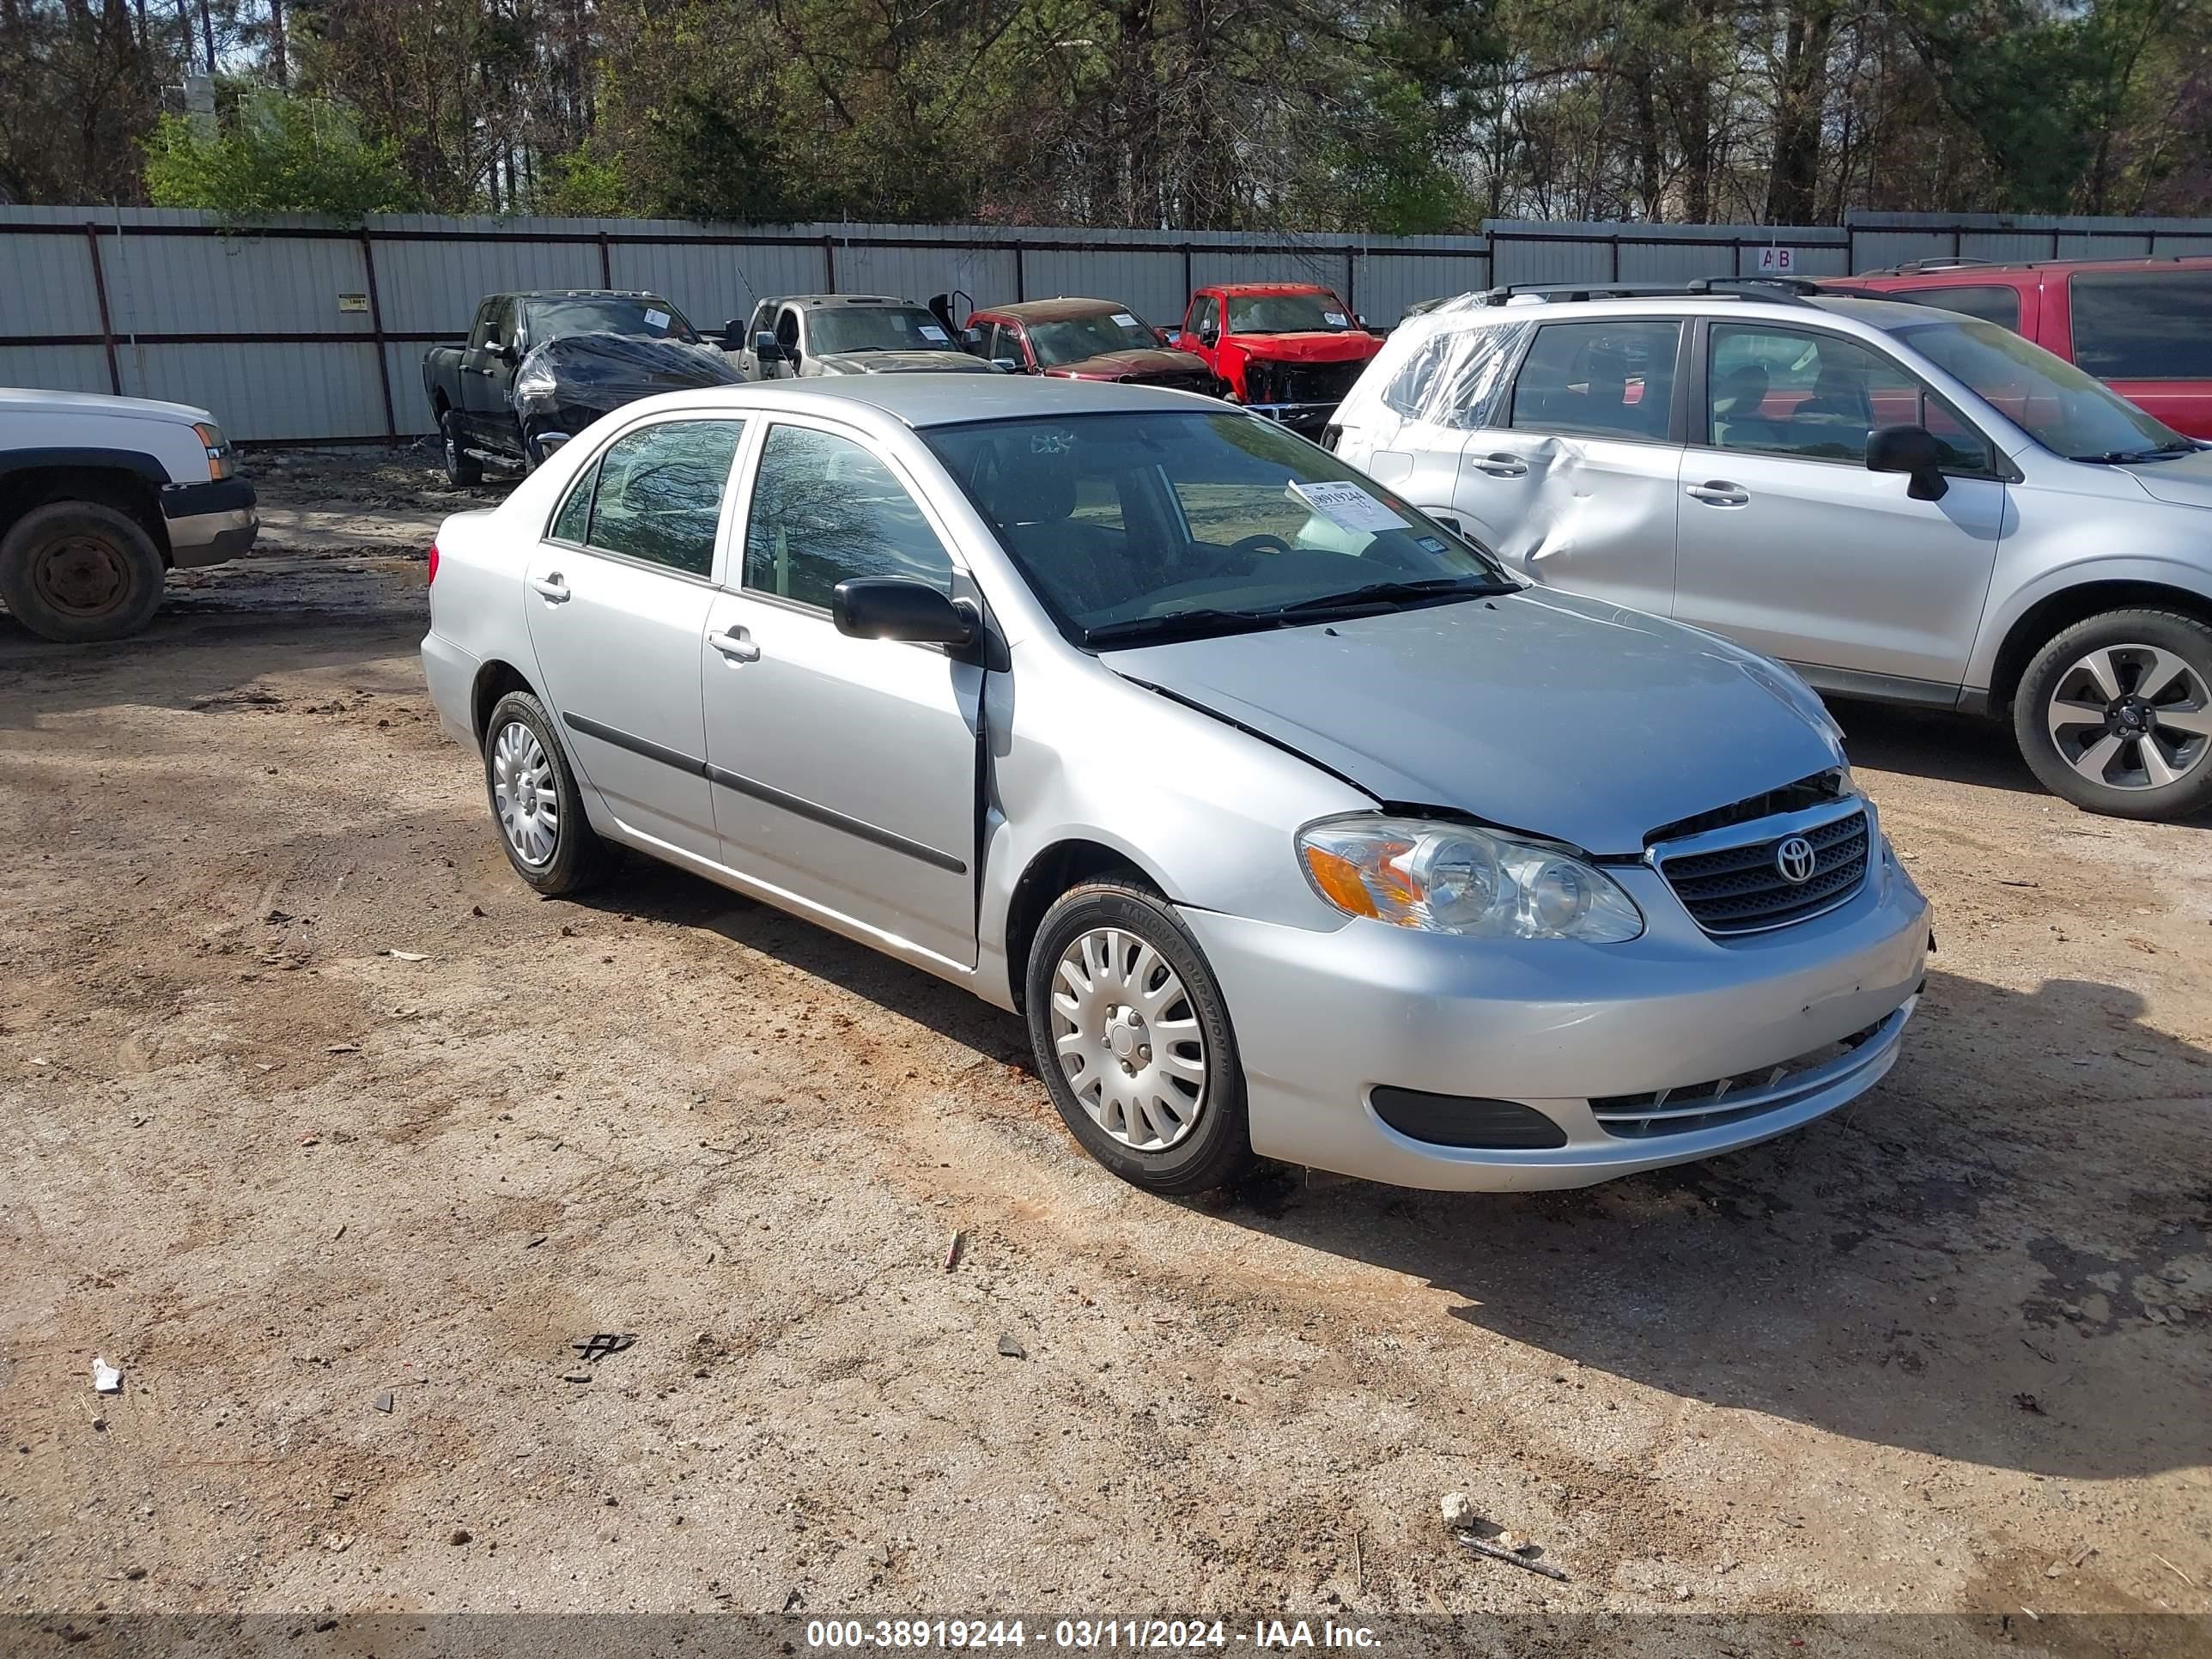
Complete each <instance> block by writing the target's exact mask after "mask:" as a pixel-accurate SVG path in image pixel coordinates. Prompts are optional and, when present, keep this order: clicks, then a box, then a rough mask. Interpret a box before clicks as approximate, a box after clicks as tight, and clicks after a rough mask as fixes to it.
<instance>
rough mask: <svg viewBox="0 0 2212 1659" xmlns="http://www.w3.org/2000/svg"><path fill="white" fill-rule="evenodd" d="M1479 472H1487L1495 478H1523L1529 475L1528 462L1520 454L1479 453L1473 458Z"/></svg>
mask: <svg viewBox="0 0 2212 1659" xmlns="http://www.w3.org/2000/svg"><path fill="white" fill-rule="evenodd" d="M1472 459H1473V463H1474V468H1475V470H1476V471H1479V472H1487V473H1488V474H1489V475H1490V476H1491V477H1493V478H1523V477H1528V462H1526V461H1524V460H1522V459H1521V458H1520V457H1519V456H1518V455H1504V454H1498V455H1477V456H1474V457H1473V458H1472Z"/></svg>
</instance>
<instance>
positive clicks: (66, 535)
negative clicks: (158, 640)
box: [0, 501, 167, 645]
mask: <svg viewBox="0 0 2212 1659" xmlns="http://www.w3.org/2000/svg"><path fill="white" fill-rule="evenodd" d="M166 574H167V572H166V571H165V570H164V568H163V567H162V564H161V549H159V548H158V547H156V546H155V545H154V538H152V537H150V536H149V535H148V534H147V533H146V532H145V529H144V528H143V526H141V525H140V524H139V523H138V521H137V520H135V519H133V518H132V517H131V515H130V514H129V513H123V512H120V511H118V510H117V509H116V508H114V507H105V506H102V505H101V504H100V502H98V501H49V502H48V503H47V504H46V506H44V507H33V508H32V509H31V510H30V511H29V512H28V513H25V514H24V515H23V516H22V517H21V518H20V519H18V520H16V521H15V527H14V528H13V529H11V530H9V532H8V533H7V536H6V537H5V538H0V599H5V600H7V601H8V608H9V610H10V611H14V612H15V620H16V621H17V622H19V623H22V624H23V626H24V627H26V628H27V629H30V630H31V631H32V632H33V634H36V635H39V636H40V638H42V639H49V640H58V641H61V642H63V643H64V644H68V645H81V644H85V643H88V642H89V641H94V640H119V639H121V638H123V637H124V636H125V635H128V634H135V633H137V631H138V630H139V629H142V628H143V627H145V625H146V624H147V623H149V622H151V621H152V620H153V619H154V612H155V611H156V610H158V609H159V608H160V606H161V585H162V581H163V580H164V578H165V576H166Z"/></svg>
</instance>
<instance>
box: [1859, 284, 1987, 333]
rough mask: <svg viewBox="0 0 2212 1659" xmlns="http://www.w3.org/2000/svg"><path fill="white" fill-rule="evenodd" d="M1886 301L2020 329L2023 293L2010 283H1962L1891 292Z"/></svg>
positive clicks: (1892, 290)
mask: <svg viewBox="0 0 2212 1659" xmlns="http://www.w3.org/2000/svg"><path fill="white" fill-rule="evenodd" d="M1881 297H1882V298H1883V299H1885V300H1902V301H1905V304H1907V305H1909V306H1929V307H1934V308H1935V309H1936V310H1937V311H1959V312H1964V313H1966V315H1967V316H1969V317H1978V318H1980V319H1982V320H1983V321H1984V322H1985V323H1995V324H1996V325H1998V326H1999V327H2000V328H2009V329H2015V330H2017V329H2018V328H2019V327H2020V290H2019V289H2016V288H2015V287H2013V286H2012V284H2010V283H1989V284H1983V283H1974V284H1972V285H1971V286H1970V285H1967V284H1965V283H1961V284H1960V285H1959V286H1958V287H1956V288H1912V289H1888V290H1887V291H1885V292H1884V293H1883V295H1881Z"/></svg>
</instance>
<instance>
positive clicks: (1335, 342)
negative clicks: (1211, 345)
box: [1224, 329, 1383, 363]
mask: <svg viewBox="0 0 2212 1659" xmlns="http://www.w3.org/2000/svg"><path fill="white" fill-rule="evenodd" d="M1224 343H1225V344H1233V345H1235V346H1236V347H1237V349H1239V350H1241V351H1243V353H1245V355H1246V356H1252V357H1263V358H1266V359H1267V360H1268V361H1269V362H1279V363H1356V362H1361V361H1363V360H1364V359H1365V358H1369V357H1372V356H1374V355H1375V354H1376V352H1378V351H1380V350H1382V349H1383V342H1382V341H1381V340H1379V339H1377V338H1376V337H1375V336H1374V335H1372V334H1362V333H1360V332H1359V331H1358V330H1356V329H1355V330H1352V331H1349V332H1347V333H1343V334H1330V333H1314V334H1231V335H1230V336H1228V337H1226V339H1225V342H1224Z"/></svg>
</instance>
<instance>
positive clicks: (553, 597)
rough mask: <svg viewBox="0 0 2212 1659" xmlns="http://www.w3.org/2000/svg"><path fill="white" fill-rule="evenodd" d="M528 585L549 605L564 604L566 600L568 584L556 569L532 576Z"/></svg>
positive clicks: (566, 602)
mask: <svg viewBox="0 0 2212 1659" xmlns="http://www.w3.org/2000/svg"><path fill="white" fill-rule="evenodd" d="M530 585H531V586H532V587H534V588H536V589H537V590H538V597H539V598H541V599H544V600H545V602H546V603H547V604H549V605H566V604H568V582H567V580H565V579H564V578H563V577H562V574H561V573H560V572H559V571H557V570H556V571H552V572H550V573H549V574H546V575H543V576H532V578H531V579H530Z"/></svg>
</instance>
